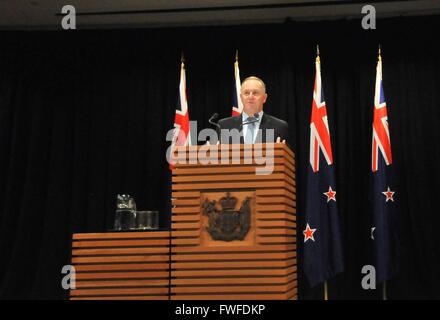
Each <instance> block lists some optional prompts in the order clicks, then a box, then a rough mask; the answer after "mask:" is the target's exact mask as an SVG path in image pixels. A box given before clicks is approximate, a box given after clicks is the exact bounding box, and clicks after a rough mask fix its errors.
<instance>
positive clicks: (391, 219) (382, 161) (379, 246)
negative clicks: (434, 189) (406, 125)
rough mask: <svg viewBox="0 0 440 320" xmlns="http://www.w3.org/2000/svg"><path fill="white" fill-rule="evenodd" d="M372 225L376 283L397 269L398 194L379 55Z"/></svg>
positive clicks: (389, 276)
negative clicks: (393, 171)
mask: <svg viewBox="0 0 440 320" xmlns="http://www.w3.org/2000/svg"><path fill="white" fill-rule="evenodd" d="M371 152H372V157H371V172H372V189H371V192H372V193H371V200H372V202H373V204H372V207H373V224H372V226H371V230H370V231H371V234H370V238H371V240H372V241H373V249H374V250H373V258H374V266H375V269H376V282H377V283H381V282H383V281H385V280H387V279H390V278H391V277H392V276H393V275H394V274H395V272H396V271H397V261H398V260H397V255H398V253H397V247H398V236H397V223H396V222H397V221H396V219H397V216H396V213H397V212H396V209H397V203H396V202H397V199H398V198H397V193H396V190H395V185H394V184H393V181H392V164H393V158H392V153H391V139H390V131H389V126H388V114H387V105H386V102H385V95H384V92H383V86H382V58H381V55H380V50H379V60H378V62H377V67H376V85H375V93H374V115H373V141H372V150H371Z"/></svg>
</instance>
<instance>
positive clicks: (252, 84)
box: [240, 80, 267, 116]
mask: <svg viewBox="0 0 440 320" xmlns="http://www.w3.org/2000/svg"><path fill="white" fill-rule="evenodd" d="M240 98H241V101H242V102H243V111H244V112H246V114H247V115H249V116H253V115H254V114H255V113H259V112H260V111H261V110H263V104H264V103H265V102H266V99H267V94H266V92H265V91H264V87H263V85H262V83H261V82H260V81H258V80H247V81H245V82H244V83H243V84H242V85H241V93H240Z"/></svg>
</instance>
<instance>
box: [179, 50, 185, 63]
mask: <svg viewBox="0 0 440 320" xmlns="http://www.w3.org/2000/svg"><path fill="white" fill-rule="evenodd" d="M180 62H181V63H182V64H184V63H185V55H184V54H183V51H182V52H181V53H180Z"/></svg>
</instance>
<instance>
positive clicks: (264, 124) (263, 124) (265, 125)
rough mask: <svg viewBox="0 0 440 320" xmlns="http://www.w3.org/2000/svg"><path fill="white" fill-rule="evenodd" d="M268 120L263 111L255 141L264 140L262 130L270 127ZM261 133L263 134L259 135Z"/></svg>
mask: <svg viewBox="0 0 440 320" xmlns="http://www.w3.org/2000/svg"><path fill="white" fill-rule="evenodd" d="M269 122H270V120H269V118H268V117H267V116H266V114H265V113H263V117H262V118H261V122H260V127H259V128H258V129H259V130H258V134H257V139H256V140H255V141H261V142H262V143H264V142H266V137H265V136H264V133H265V132H264V131H265V129H266V128H268V127H270V123H269ZM262 134H263V136H261V135H262Z"/></svg>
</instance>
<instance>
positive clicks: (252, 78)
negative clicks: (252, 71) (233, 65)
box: [241, 76, 266, 92]
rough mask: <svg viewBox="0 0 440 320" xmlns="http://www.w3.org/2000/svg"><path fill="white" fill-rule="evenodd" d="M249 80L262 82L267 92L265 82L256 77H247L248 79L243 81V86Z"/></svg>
mask: <svg viewBox="0 0 440 320" xmlns="http://www.w3.org/2000/svg"><path fill="white" fill-rule="evenodd" d="M248 80H256V81H258V82H260V83H261V85H262V86H263V89H264V92H266V85H265V84H264V81H263V80H261V79H260V78H258V77H255V76H250V77H247V78H246V79H244V80H243V82H242V83H241V85H243V83H245V82H246V81H248Z"/></svg>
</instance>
